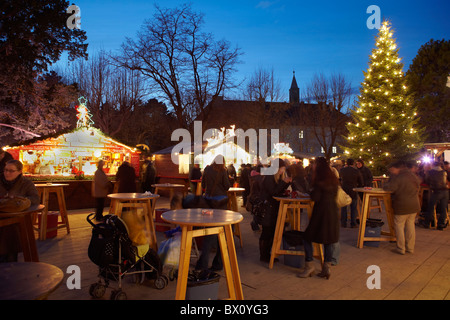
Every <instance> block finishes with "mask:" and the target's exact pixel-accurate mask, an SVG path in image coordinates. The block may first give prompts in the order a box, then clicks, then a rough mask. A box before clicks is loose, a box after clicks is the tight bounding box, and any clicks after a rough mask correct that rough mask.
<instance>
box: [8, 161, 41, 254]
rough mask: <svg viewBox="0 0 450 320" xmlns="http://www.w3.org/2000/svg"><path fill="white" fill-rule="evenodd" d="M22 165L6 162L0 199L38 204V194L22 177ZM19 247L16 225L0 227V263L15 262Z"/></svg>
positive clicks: (18, 162)
mask: <svg viewBox="0 0 450 320" xmlns="http://www.w3.org/2000/svg"><path fill="white" fill-rule="evenodd" d="M22 170H23V165H22V162H20V161H19V160H9V161H8V162H6V165H5V168H4V171H3V173H2V174H1V175H0V198H3V197H15V196H17V197H25V198H28V199H30V202H31V206H35V205H38V204H39V200H40V199H39V193H38V191H37V189H36V187H35V185H34V183H33V182H32V181H31V180H30V179H28V178H25V177H24V176H23V175H22ZM21 250H22V248H21V246H20V238H19V228H18V225H17V224H14V225H9V226H5V227H0V262H14V261H17V254H18V253H19V252H20V251H21Z"/></svg>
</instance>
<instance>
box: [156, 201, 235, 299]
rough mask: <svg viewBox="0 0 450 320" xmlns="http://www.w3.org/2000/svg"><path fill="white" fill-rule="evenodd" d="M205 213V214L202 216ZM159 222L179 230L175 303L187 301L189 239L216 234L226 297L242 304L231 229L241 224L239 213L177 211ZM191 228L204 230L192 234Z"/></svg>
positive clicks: (170, 212)
mask: <svg viewBox="0 0 450 320" xmlns="http://www.w3.org/2000/svg"><path fill="white" fill-rule="evenodd" d="M205 212H206V213H208V214H205ZM161 217H162V219H163V220H165V221H167V222H168V223H171V224H178V225H180V226H181V230H182V233H181V245H180V261H179V266H178V279H177V291H176V295H175V299H176V300H184V299H185V298H186V288H187V280H188V274H189V262H190V257H191V249H192V238H194V237H201V236H208V235H213V234H217V235H218V238H219V245H220V250H221V253H222V261H223V267H224V271H225V277H226V280H227V287H228V295H229V297H230V299H232V300H243V299H244V295H243V292H242V285H241V277H240V275H239V267H238V262H237V256H236V249H235V246H234V239H233V231H232V228H231V225H233V224H236V223H239V222H241V221H242V219H243V217H242V215H241V214H240V213H238V212H234V211H231V210H220V209H180V210H172V211H166V212H164V213H163V214H162V215H161ZM194 227H203V228H202V229H196V230H193V228H194Z"/></svg>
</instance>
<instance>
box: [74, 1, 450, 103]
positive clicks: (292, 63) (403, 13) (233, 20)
mask: <svg viewBox="0 0 450 320" xmlns="http://www.w3.org/2000/svg"><path fill="white" fill-rule="evenodd" d="M186 2H188V1H182V0H180V1H179V0H161V1H156V2H155V1H144V0H130V1H123V0H122V1H117V0H109V1H98V0H75V1H74V3H75V4H76V5H78V6H79V7H80V9H81V28H82V29H83V30H85V31H86V33H87V37H88V39H87V42H88V43H89V49H88V51H89V53H95V52H96V51H99V50H100V49H104V50H107V51H109V50H111V51H115V50H118V49H119V48H120V45H121V43H122V42H123V41H124V39H125V37H132V38H134V37H135V35H136V33H137V31H138V30H139V29H140V27H141V26H142V24H143V22H144V21H145V20H146V19H151V18H152V16H153V13H154V12H155V10H154V3H157V4H158V5H159V6H161V7H169V8H173V7H176V6H178V5H180V4H182V3H186ZM191 3H192V4H193V9H194V10H195V11H198V12H202V13H203V14H204V15H205V17H204V19H205V24H204V26H203V31H206V32H211V33H213V34H214V35H215V38H216V39H222V38H225V39H226V40H228V41H230V42H231V43H232V45H234V46H238V47H240V48H241V50H242V52H243V53H244V55H243V56H242V57H241V60H242V64H240V65H238V66H237V69H238V73H237V74H236V76H235V77H236V78H237V79H244V78H246V77H247V78H248V77H250V76H251V75H252V73H253V72H254V71H255V69H257V68H258V67H259V66H262V67H264V68H266V69H269V70H270V69H272V68H273V69H274V72H275V76H276V78H278V79H279V80H280V81H281V89H282V91H283V92H284V93H285V99H286V100H287V99H288V90H289V87H290V84H291V80H292V72H293V71H294V70H295V76H296V79H297V83H298V85H299V87H300V89H301V90H302V89H304V87H305V85H306V83H308V82H309V81H310V80H311V78H312V76H313V75H314V73H319V72H323V73H324V74H325V75H329V74H331V73H333V72H339V73H342V74H344V75H345V76H346V77H348V79H349V80H350V81H351V82H352V87H355V88H357V87H359V85H360V83H361V82H362V81H363V79H364V77H363V73H362V71H363V70H366V69H367V65H368V61H369V54H370V53H371V50H372V48H373V47H374V45H375V44H374V37H375V36H376V34H377V31H378V30H376V29H372V30H370V29H368V28H367V25H366V21H367V19H368V18H369V17H370V16H371V14H369V13H366V10H367V8H368V7H369V6H370V5H377V6H379V7H380V9H381V17H382V18H388V19H389V20H390V21H391V23H392V26H393V30H394V37H395V38H396V41H397V45H398V47H399V54H400V57H401V58H402V62H403V63H404V71H406V70H407V69H408V67H409V65H410V63H411V62H412V59H413V58H414V57H415V56H416V54H417V51H418V50H419V48H420V46H422V45H423V44H425V43H426V42H428V41H429V40H430V39H435V40H438V39H446V40H448V39H449V35H450V19H449V12H450V1H449V0H428V1H405V0H402V1H378V0H371V1H364V0H349V1H326V0H324V1H298V0H263V1H260V0H239V1H238V0H226V1H225V0H224V1H222V0H193V1H191ZM225 94H226V96H228V95H229V94H228V93H225Z"/></svg>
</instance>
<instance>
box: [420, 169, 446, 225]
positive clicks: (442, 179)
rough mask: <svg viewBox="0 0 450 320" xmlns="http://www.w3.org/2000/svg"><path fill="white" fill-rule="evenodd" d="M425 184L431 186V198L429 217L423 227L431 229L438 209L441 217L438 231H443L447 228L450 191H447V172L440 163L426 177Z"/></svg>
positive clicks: (438, 222)
mask: <svg viewBox="0 0 450 320" xmlns="http://www.w3.org/2000/svg"><path fill="white" fill-rule="evenodd" d="M425 183H427V184H428V185H429V186H430V192H431V193H430V198H429V202H428V210H427V216H426V218H425V221H424V224H423V226H424V227H425V228H429V227H430V223H431V221H433V220H434V217H433V214H434V209H435V207H436V214H437V215H439V219H438V221H437V229H438V230H443V229H444V228H446V227H447V225H448V222H447V206H448V189H447V172H446V171H445V170H444V169H443V168H442V167H441V164H440V163H439V162H435V163H434V164H433V166H432V167H431V170H430V171H428V173H427V175H426V176H425Z"/></svg>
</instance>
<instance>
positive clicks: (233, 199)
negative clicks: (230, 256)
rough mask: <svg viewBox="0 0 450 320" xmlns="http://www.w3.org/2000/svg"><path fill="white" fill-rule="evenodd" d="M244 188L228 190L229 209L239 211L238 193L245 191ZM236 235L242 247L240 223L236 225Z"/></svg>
mask: <svg viewBox="0 0 450 320" xmlns="http://www.w3.org/2000/svg"><path fill="white" fill-rule="evenodd" d="M244 191H245V189H244V188H229V189H228V191H227V195H228V203H227V209H228V210H232V211H236V212H239V208H238V205H237V193H242V192H244ZM234 235H235V236H236V237H238V238H239V244H240V245H241V248H242V247H243V242H242V236H241V226H240V224H239V223H237V224H236V225H235V226H234Z"/></svg>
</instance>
